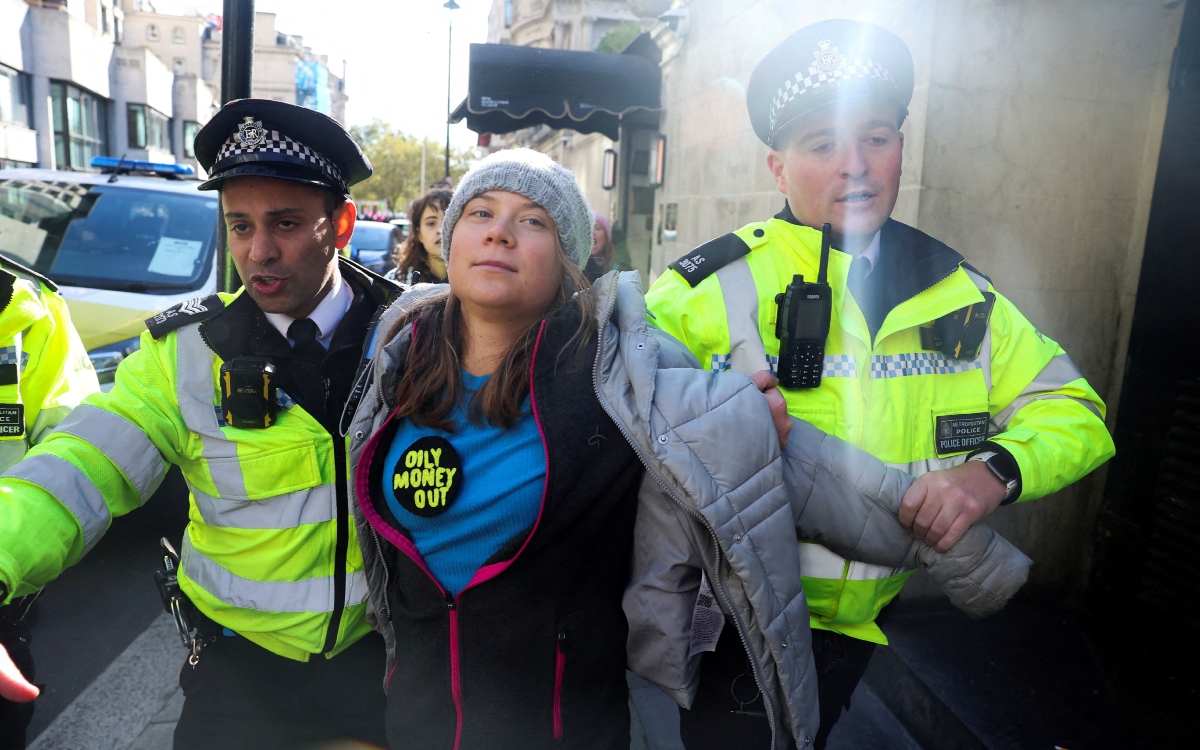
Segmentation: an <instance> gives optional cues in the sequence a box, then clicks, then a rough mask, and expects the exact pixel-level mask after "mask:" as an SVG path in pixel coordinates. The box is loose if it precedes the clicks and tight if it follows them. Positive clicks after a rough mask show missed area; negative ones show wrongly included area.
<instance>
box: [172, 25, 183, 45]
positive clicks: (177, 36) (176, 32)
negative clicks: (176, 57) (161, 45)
mask: <svg viewBox="0 0 1200 750" xmlns="http://www.w3.org/2000/svg"><path fill="white" fill-rule="evenodd" d="M171 41H172V42H175V43H176V44H184V43H185V42H187V36H186V35H185V34H184V33H183V27H182V26H176V27H175V28H174V29H171Z"/></svg>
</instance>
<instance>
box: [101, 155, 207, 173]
mask: <svg viewBox="0 0 1200 750" xmlns="http://www.w3.org/2000/svg"><path fill="white" fill-rule="evenodd" d="M92 166H93V167H95V168H96V169H117V168H118V167H119V168H120V169H121V170H122V171H129V172H157V173H158V174H174V175H179V176H180V177H191V176H193V175H195V174H196V170H195V169H193V168H192V165H191V164H160V163H158V162H153V161H138V160H137V159H125V160H124V161H122V160H121V159H118V158H116V157H113V156H97V157H95V158H93V159H92Z"/></svg>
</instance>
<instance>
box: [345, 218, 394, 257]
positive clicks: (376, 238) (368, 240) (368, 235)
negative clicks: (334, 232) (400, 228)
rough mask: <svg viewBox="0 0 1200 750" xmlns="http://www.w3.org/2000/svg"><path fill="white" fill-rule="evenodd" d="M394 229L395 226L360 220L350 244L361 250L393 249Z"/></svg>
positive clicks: (355, 226)
mask: <svg viewBox="0 0 1200 750" xmlns="http://www.w3.org/2000/svg"><path fill="white" fill-rule="evenodd" d="M394 231H395V228H394V227H390V226H385V227H381V226H378V225H374V224H364V223H362V222H359V223H358V224H355V225H354V235H353V236H352V237H351V238H350V244H351V245H353V246H354V247H356V248H358V249H359V250H367V251H371V250H391V249H392V233H393V232H394Z"/></svg>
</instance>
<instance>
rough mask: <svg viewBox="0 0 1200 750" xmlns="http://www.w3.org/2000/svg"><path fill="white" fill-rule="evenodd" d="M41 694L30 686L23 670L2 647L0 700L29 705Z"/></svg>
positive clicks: (0, 655)
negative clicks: (5, 699) (4, 699)
mask: <svg viewBox="0 0 1200 750" xmlns="http://www.w3.org/2000/svg"><path fill="white" fill-rule="evenodd" d="M40 692H41V691H40V690H38V689H37V688H36V687H34V686H33V685H31V684H29V681H28V680H26V679H25V676H24V675H22V674H21V670H19V669H17V665H16V664H13V660H12V659H11V658H9V656H8V651H6V650H5V648H4V646H0V698H7V699H8V700H10V701H13V702H14V703H28V702H29V701H31V700H33V699H34V698H36V697H38V693H40Z"/></svg>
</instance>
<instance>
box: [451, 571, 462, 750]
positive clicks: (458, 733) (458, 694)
mask: <svg viewBox="0 0 1200 750" xmlns="http://www.w3.org/2000/svg"><path fill="white" fill-rule="evenodd" d="M459 596H461V593H460V594H459ZM450 694H451V695H453V696H454V714H455V719H456V721H455V725H454V750H458V746H459V743H460V742H461V741H462V727H463V710H462V681H461V678H460V677H459V668H458V597H455V599H454V609H452V610H450Z"/></svg>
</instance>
